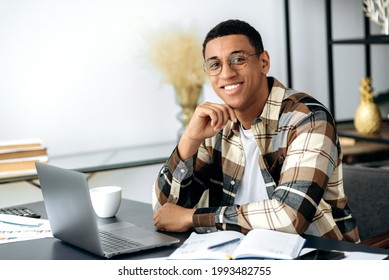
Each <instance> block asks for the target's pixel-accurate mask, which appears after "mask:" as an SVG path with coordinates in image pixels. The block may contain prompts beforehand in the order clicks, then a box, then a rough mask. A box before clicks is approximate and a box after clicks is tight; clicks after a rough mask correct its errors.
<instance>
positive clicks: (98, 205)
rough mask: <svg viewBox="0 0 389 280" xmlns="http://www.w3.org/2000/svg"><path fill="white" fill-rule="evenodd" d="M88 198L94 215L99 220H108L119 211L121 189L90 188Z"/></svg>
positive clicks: (113, 187) (108, 187) (110, 187)
mask: <svg viewBox="0 0 389 280" xmlns="http://www.w3.org/2000/svg"><path fill="white" fill-rule="evenodd" d="M90 197H91V201H92V205H93V209H94V210H95V213H96V215H97V216H98V217H100V218H110V217H113V216H115V215H116V213H117V212H118V210H119V207H120V202H121V201H122V188H121V187H118V186H103V187H96V188H91V189H90Z"/></svg>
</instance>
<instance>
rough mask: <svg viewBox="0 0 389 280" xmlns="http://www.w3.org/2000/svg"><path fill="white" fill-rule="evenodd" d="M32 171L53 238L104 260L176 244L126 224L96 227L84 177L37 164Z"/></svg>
mask: <svg viewBox="0 0 389 280" xmlns="http://www.w3.org/2000/svg"><path fill="white" fill-rule="evenodd" d="M36 168H37V173H38V178H39V182H40V185H41V189H42V194H43V199H44V203H45V206H46V211H47V216H48V219H49V223H50V227H51V230H52V233H53V236H54V237H56V238H58V239H60V240H62V241H65V242H67V243H69V244H72V245H74V246H76V247H79V248H81V249H84V250H87V251H89V252H91V253H94V254H96V255H99V256H102V257H106V258H111V257H113V256H115V255H119V254H125V253H132V252H137V251H141V250H146V249H151V248H156V247H161V246H167V245H171V244H174V243H177V242H179V239H177V238H173V237H170V236H168V235H166V234H163V233H160V232H157V231H153V230H148V229H146V228H143V227H139V226H136V225H134V224H132V223H128V222H122V221H117V222H113V223H109V224H104V225H98V220H97V219H98V218H97V216H96V214H95V212H94V210H93V206H92V202H91V199H90V194H89V186H88V182H87V180H86V175H85V174H83V173H80V172H77V171H73V170H68V169H63V168H59V167H56V166H53V165H48V164H42V163H38V162H37V163H36ZM112 239H113V241H112Z"/></svg>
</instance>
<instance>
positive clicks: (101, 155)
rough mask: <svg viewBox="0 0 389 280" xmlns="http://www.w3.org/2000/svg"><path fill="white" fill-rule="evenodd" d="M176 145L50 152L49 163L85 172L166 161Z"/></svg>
mask: <svg viewBox="0 0 389 280" xmlns="http://www.w3.org/2000/svg"><path fill="white" fill-rule="evenodd" d="M176 145H177V143H174V142H169V143H159V144H153V145H143V146H134V147H123V148H117V149H111V150H102V151H96V152H87V153H79V154H71V155H63V156H53V157H51V156H50V154H49V163H50V164H52V165H55V166H58V167H62V168H66V169H72V170H76V171H79V172H84V173H90V172H97V171H107V170H114V169H119V168H128V167H135V166H142V165H150V164H157V163H163V162H165V161H166V160H167V159H168V157H169V156H170V154H171V153H172V151H173V149H174V148H175V146H176ZM35 179H37V176H36V174H33V175H27V176H16V177H8V178H0V183H8V182H15V181H31V180H35Z"/></svg>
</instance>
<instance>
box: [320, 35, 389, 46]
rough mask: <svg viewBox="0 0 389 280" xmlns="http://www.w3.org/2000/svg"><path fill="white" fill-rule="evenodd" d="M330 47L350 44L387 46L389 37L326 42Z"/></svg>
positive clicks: (379, 36)
mask: <svg viewBox="0 0 389 280" xmlns="http://www.w3.org/2000/svg"><path fill="white" fill-rule="evenodd" d="M328 44H330V45H342V44H343V45H352V44H362V45H372V44H383V45H385V44H389V36H386V35H371V36H368V37H367V38H366V39H365V38H355V39H341V40H330V41H329V42H328Z"/></svg>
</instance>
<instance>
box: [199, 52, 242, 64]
mask: <svg viewBox="0 0 389 280" xmlns="http://www.w3.org/2000/svg"><path fill="white" fill-rule="evenodd" d="M237 53H246V51H244V50H235V51H232V52H231V53H230V55H232V54H237ZM212 59H219V58H218V57H217V56H216V55H215V56H211V57H209V58H207V59H206V60H205V62H207V61H209V60H212Z"/></svg>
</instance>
